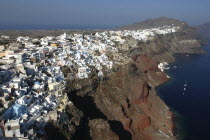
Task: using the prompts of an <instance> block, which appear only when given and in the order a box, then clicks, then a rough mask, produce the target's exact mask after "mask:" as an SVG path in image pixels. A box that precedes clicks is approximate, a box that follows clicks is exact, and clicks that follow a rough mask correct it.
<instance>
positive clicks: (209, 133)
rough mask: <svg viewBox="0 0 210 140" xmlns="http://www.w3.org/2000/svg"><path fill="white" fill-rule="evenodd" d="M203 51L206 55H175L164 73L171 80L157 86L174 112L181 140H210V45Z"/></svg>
mask: <svg viewBox="0 0 210 140" xmlns="http://www.w3.org/2000/svg"><path fill="white" fill-rule="evenodd" d="M209 41H210V40H209ZM203 49H204V50H205V51H206V53H205V54H176V55H175V56H176V61H175V62H174V63H172V64H170V69H169V70H166V71H165V72H166V73H167V74H168V75H169V76H170V77H171V79H170V80H169V81H168V82H166V83H164V84H163V85H161V86H159V87H157V92H158V95H159V96H160V98H162V99H163V101H164V102H165V103H166V104H167V105H168V106H169V107H170V109H171V110H172V111H173V112H174V113H175V116H176V117H175V118H174V122H175V125H176V127H177V134H178V138H179V139H180V140H210V44H208V45H206V46H203Z"/></svg>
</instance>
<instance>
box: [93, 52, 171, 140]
mask: <svg viewBox="0 0 210 140" xmlns="http://www.w3.org/2000/svg"><path fill="white" fill-rule="evenodd" d="M166 80H167V77H166V74H164V73H162V72H161V71H160V70H159V69H158V67H157V64H156V63H155V62H154V61H153V60H152V59H150V58H149V57H147V56H146V55H140V56H137V57H135V58H133V63H132V64H128V65H126V66H123V67H121V68H120V70H119V71H118V72H116V73H114V74H112V75H111V76H110V79H109V80H107V81H105V82H103V83H102V84H101V85H100V86H99V88H98V90H97V92H96V93H95V94H94V95H93V97H94V98H95V103H96V105H97V107H98V108H99V109H100V110H101V111H102V112H103V113H104V114H105V115H106V116H107V117H108V120H117V121H119V122H121V123H122V124H123V128H124V129H125V130H127V131H128V132H130V134H131V135H132V139H134V140H140V139H146V140H147V139H148V140H150V139H173V129H174V126H173V122H172V113H171V112H170V111H169V108H168V107H167V106H166V105H165V104H164V103H163V102H162V100H161V99H160V98H159V97H158V96H157V95H156V93H155V91H154V88H153V87H155V86H157V85H159V84H160V83H163V82H165V81H166ZM160 131H161V132H162V134H161V133H160ZM163 133H164V134H165V135H163Z"/></svg>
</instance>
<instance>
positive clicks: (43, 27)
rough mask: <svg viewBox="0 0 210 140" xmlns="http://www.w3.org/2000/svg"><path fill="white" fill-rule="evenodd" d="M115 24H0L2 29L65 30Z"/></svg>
mask: <svg viewBox="0 0 210 140" xmlns="http://www.w3.org/2000/svg"><path fill="white" fill-rule="evenodd" d="M114 27H116V26H114V25H68V24H63V25H62V24H59V25H57V24H52V25H41V24H32V25H31V24H30V25H28V24H26V25H22V24H8V25H5V24H0V30H64V29H111V28H114Z"/></svg>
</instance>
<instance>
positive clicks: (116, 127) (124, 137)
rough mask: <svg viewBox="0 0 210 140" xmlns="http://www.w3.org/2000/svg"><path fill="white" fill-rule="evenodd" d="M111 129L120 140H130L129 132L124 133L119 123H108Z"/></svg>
mask: <svg viewBox="0 0 210 140" xmlns="http://www.w3.org/2000/svg"><path fill="white" fill-rule="evenodd" d="M108 123H109V125H110V127H111V129H112V131H113V132H115V133H116V134H117V135H118V136H119V138H120V140H131V139H132V135H131V133H130V132H128V131H126V130H125V129H124V127H123V125H122V123H121V122H120V121H108Z"/></svg>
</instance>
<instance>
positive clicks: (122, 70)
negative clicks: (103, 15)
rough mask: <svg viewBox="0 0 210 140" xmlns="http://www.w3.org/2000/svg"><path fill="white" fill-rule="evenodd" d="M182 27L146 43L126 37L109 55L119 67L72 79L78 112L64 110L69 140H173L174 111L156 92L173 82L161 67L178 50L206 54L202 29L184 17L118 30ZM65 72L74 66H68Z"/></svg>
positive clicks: (71, 89) (62, 126) (69, 87)
mask: <svg viewBox="0 0 210 140" xmlns="http://www.w3.org/2000/svg"><path fill="white" fill-rule="evenodd" d="M165 25H167V26H176V27H179V28H178V30H177V32H174V33H171V34H167V35H163V34H159V35H155V36H153V37H151V38H148V39H147V40H146V41H142V40H137V39H134V38H133V37H131V36H125V37H123V39H124V40H125V41H124V42H123V43H115V47H116V48H117V49H118V52H116V53H109V54H108V56H109V58H110V59H112V60H113V62H116V65H115V66H114V67H113V68H112V71H108V70H107V71H106V72H104V76H103V77H100V76H98V75H97V70H95V71H94V72H92V73H91V76H89V78H88V79H85V80H80V79H77V80H75V79H74V80H73V79H71V78H70V77H68V75H67V74H66V77H65V78H66V79H68V81H67V84H66V87H67V88H66V89H65V92H66V93H67V94H68V98H69V100H70V101H71V102H72V103H73V104H74V108H75V109H76V110H77V111H72V110H71V111H68V110H69V105H66V107H67V109H66V110H65V111H64V114H67V115H66V118H65V119H64V121H63V122H60V124H59V125H58V126H59V127H60V129H61V130H65V136H66V138H67V139H81V140H82V139H95V140H99V139H104V140H105V139H106V140H110V139H113V140H117V139H125V140H129V139H130V140H131V139H133V140H140V139H141V140H173V139H176V128H175V127H174V124H173V117H174V115H173V113H172V112H171V111H170V109H169V108H168V107H167V106H166V104H165V103H164V102H163V101H162V100H161V99H160V98H159V97H158V96H157V95H156V91H155V87H156V86H158V85H160V84H162V83H164V82H166V81H167V80H168V76H167V74H165V73H164V72H162V71H161V70H160V69H159V68H158V64H159V63H161V62H173V61H175V58H174V56H173V55H174V54H175V53H203V51H202V48H201V42H202V40H200V36H199V34H198V33H197V31H196V30H195V29H194V28H192V27H190V26H188V25H187V24H186V23H184V22H182V21H178V20H176V19H171V18H158V19H153V20H147V21H145V22H142V23H136V24H133V25H128V26H123V27H120V28H118V29H116V30H119V31H122V30H143V29H148V28H156V27H159V26H165ZM63 70H64V72H65V73H68V72H70V71H71V68H67V67H66V68H64V69H63Z"/></svg>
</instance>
